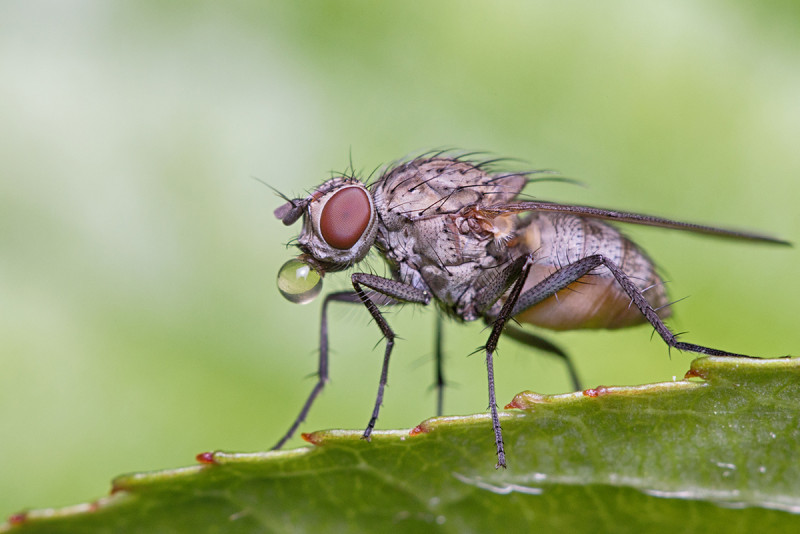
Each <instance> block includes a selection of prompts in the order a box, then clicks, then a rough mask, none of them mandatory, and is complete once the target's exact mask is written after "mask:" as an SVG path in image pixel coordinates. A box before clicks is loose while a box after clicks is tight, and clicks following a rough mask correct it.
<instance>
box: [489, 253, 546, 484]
mask: <svg viewBox="0 0 800 534" xmlns="http://www.w3.org/2000/svg"><path fill="white" fill-rule="evenodd" d="M532 265H533V255H532V254H530V255H527V256H522V257H520V258H517V259H516V260H514V262H512V263H511V265H510V266H509V267H508V268H507V269H506V270H505V271H504V272H503V275H502V276H501V277H499V278H498V279H497V280H495V282H494V283H492V284H489V285H487V286H486V287H485V288H484V290H483V291H481V292H479V294H478V295H477V296H476V298H477V301H478V303H479V308H488V307H489V306H491V304H493V303H494V302H495V301H497V299H499V298H500V296H502V294H503V293H505V291H506V290H507V288H508V286H509V285H511V284H513V286H512V287H511V292H510V293H509V294H508V297H507V298H506V301H505V303H504V304H503V307H502V308H501V309H500V313H499V314H497V317H496V318H494V322H493V324H492V332H491V333H490V334H489V339H488V340H487V341H486V346H485V347H484V349H485V350H486V374H487V376H488V381H489V410H490V411H491V413H492V429H493V430H494V442H495V445H496V447H497V464H496V465H495V469H498V468H500V467H502V468H504V469H505V467H506V453H505V448H504V444H503V429H502V428H501V427H500V417H499V415H498V414H497V398H496V395H495V387H494V353H495V351H496V350H497V342H498V340H499V339H500V334H502V333H503V328H504V327H505V325H506V322H507V321H508V320H509V319H510V318H512V317H513V316H514V314H513V313H512V312H513V310H514V308H515V306H516V304H517V300H518V299H519V297H520V294H521V293H522V287H523V286H524V285H525V279H526V278H528V273H529V272H530V270H531V266H532Z"/></svg>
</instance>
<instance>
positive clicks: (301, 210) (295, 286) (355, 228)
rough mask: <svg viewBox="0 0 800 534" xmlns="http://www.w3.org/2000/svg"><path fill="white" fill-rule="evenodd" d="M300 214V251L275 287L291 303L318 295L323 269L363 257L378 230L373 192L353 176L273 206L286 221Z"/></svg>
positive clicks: (338, 267)
mask: <svg viewBox="0 0 800 534" xmlns="http://www.w3.org/2000/svg"><path fill="white" fill-rule="evenodd" d="M301 216H302V218H303V228H302V230H301V231H300V235H299V236H298V238H297V247H298V248H299V249H300V250H301V252H302V254H301V255H300V256H299V257H298V258H296V259H294V260H290V261H289V262H287V263H286V264H284V266H283V267H281V270H280V272H279V274H278V287H279V289H280V291H281V293H282V294H283V295H284V296H285V297H286V298H287V299H289V300H291V301H292V302H310V301H311V300H312V299H313V298H314V297H315V296H316V295H317V294H319V292H320V290H321V288H322V280H321V277H322V276H324V274H325V273H326V272H335V271H341V270H344V269H347V268H348V267H350V266H352V265H354V264H356V263H358V262H359V261H361V260H363V259H364V257H365V256H366V255H367V253H368V252H369V249H370V247H372V245H373V243H374V242H375V235H376V234H377V232H378V225H377V224H376V222H377V214H376V211H375V203H374V201H373V199H372V195H371V194H370V192H369V190H368V189H367V188H366V186H365V185H364V184H363V183H361V182H360V181H358V180H356V179H354V178H343V177H338V178H333V179H331V180H328V181H327V182H325V183H323V184H322V185H320V186H319V187H318V188H317V189H316V190H314V192H313V193H311V194H310V195H309V196H308V197H306V198H304V199H293V200H289V201H288V202H287V203H286V204H284V205H282V206H280V207H279V208H278V209H276V210H275V217H277V218H278V219H281V220H282V221H283V223H284V224H285V225H291V224H293V223H294V222H296V221H297V220H298V219H299V218H300V217H301ZM309 277H310V278H309Z"/></svg>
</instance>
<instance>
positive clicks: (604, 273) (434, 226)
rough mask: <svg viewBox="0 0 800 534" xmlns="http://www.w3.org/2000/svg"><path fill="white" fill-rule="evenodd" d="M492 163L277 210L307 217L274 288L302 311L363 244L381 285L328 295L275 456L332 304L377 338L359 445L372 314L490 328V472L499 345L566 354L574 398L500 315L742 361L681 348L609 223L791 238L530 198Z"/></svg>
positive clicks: (326, 186) (498, 431) (386, 332)
mask: <svg viewBox="0 0 800 534" xmlns="http://www.w3.org/2000/svg"><path fill="white" fill-rule="evenodd" d="M492 163H493V162H491V161H490V162H477V161H472V160H470V159H468V157H467V156H453V155H450V154H446V153H443V152H439V153H433V154H425V155H423V156H419V157H417V158H414V159H411V160H409V161H405V162H401V163H397V164H394V165H391V166H389V167H388V168H387V169H386V170H384V171H383V172H382V173H381V174H380V177H379V178H378V179H377V180H375V181H374V182H373V183H372V184H369V185H368V184H365V183H364V182H362V181H360V180H358V179H357V178H356V177H355V176H352V175H341V176H337V177H334V178H332V179H330V180H328V181H326V182H325V183H323V184H322V185H320V186H319V187H317V188H316V189H315V190H314V191H313V192H312V193H311V194H310V195H308V196H307V197H305V198H296V199H288V198H286V200H287V202H286V203H285V204H283V205H282V206H280V207H279V208H278V209H277V210H275V216H276V217H277V218H278V219H281V220H282V221H283V223H284V224H285V225H291V224H294V223H295V222H296V221H298V220H299V219H301V218H302V220H303V221H302V230H301V232H300V235H299V237H298V238H297V242H296V245H297V247H298V248H299V249H300V251H301V254H300V256H298V258H296V259H293V260H290V261H289V262H287V263H286V264H284V266H283V267H282V268H281V270H280V272H279V275H278V286H279V289H280V291H281V293H282V294H283V295H284V296H285V297H287V298H288V299H289V300H291V301H293V302H307V301H310V300H311V299H313V298H314V297H316V296H317V295H318V294H319V293H320V291H321V289H322V276H324V275H325V274H326V273H330V272H337V271H343V270H345V269H349V268H351V267H354V266H356V265H357V264H358V263H359V262H360V261H361V260H363V259H364V258H365V256H366V255H367V253H368V252H369V251H370V250H371V249H372V248H373V247H374V248H375V249H376V250H377V252H378V253H379V254H380V255H381V256H382V257H383V258H384V260H385V261H386V263H387V264H388V267H389V271H390V273H391V278H384V277H381V276H377V275H374V274H369V273H363V272H355V273H353V274H351V275H350V279H351V282H352V284H353V291H342V292H336V293H331V294H328V295H327V296H326V297H325V299H324V301H323V304H322V318H321V324H320V350H319V369H318V381H317V383H316V385H315V386H314V388H313V390H312V391H311V393H310V394H309V396H308V399H307V400H306V402H305V404H304V405H303V407H302V409H301V410H300V414H299V415H298V416H297V418H296V419H295V421H294V423H293V424H292V425H291V427H290V428H289V430H288V431H287V432H286V434H285V435H284V436H283V438H281V439H280V441H279V442H278V443H277V444H276V445H275V447H274V448H276V449H277V448H280V447H281V446H282V445H283V444H284V443H285V442H286V441H287V440H288V439H289V438H290V437H291V436H292V435H293V434H294V433H295V431H296V430H297V428H298V426H299V425H300V423H302V422H303V421H304V420H305V417H306V415H307V414H308V412H309V410H310V408H311V405H312V404H313V403H314V400H315V399H316V398H317V396H318V395H319V393H320V392H321V391H322V389H323V387H324V386H325V384H326V383H327V381H328V323H327V316H328V306H329V305H330V303H332V302H349V303H361V304H362V305H363V306H364V307H366V309H367V311H368V312H369V313H370V315H371V316H372V318H373V319H374V321H375V323H376V324H377V326H378V328H379V329H380V331H381V333H382V335H383V337H384V339H385V341H386V344H385V351H384V356H383V366H382V369H381V376H380V381H379V385H378V394H377V397H376V399H375V406H374V408H373V410H372V415H371V417H370V419H369V423H368V424H367V427H366V429H365V430H364V434H363V438H364V439H365V440H369V439H370V434H371V433H372V431H373V429H374V427H375V423H376V421H377V419H378V413H379V411H380V407H381V403H382V401H383V394H384V388H385V386H386V380H387V373H388V369H389V358H390V356H391V354H392V348H393V347H394V340H395V333H394V331H393V330H392V329H391V327H390V326H389V324H388V323H387V322H386V320H385V319H384V317H383V315H382V314H381V311H380V308H381V307H383V306H391V305H395V304H399V303H412V304H421V305H428V304H430V303H432V302H434V303H436V304H437V305H438V308H439V310H440V311H441V314H440V317H441V315H442V314H444V315H447V316H449V317H452V318H455V319H457V320H459V321H474V320H477V319H483V320H484V321H486V323H487V324H488V325H490V326H491V333H490V334H489V338H488V340H487V342H486V345H485V346H484V347H483V348H482V350H484V351H485V354H486V370H487V375H488V383H489V409H490V411H491V417H492V427H493V430H494V436H495V444H496V447H497V465H496V467H498V468H499V467H506V458H505V451H504V447H503V434H502V428H501V426H500V419H499V417H498V414H497V403H496V399H495V387H494V362H493V355H494V353H495V351H496V348H497V344H498V340H499V339H500V335H501V334H506V335H508V336H510V337H512V338H514V339H516V340H517V341H520V342H522V343H525V344H527V345H530V346H533V347H536V348H538V349H541V350H544V351H546V352H550V353H551V354H554V355H556V356H558V357H560V358H562V359H563V360H564V361H565V362H566V364H567V367H568V369H569V372H570V375H571V377H572V381H573V383H575V386H576V388H578V380H577V375H576V373H575V371H574V368H573V367H572V364H571V363H570V361H569V358H568V357H567V355H566V353H564V352H563V351H562V350H561V349H559V348H558V347H557V346H555V345H553V344H552V343H550V342H549V341H547V340H545V339H543V338H541V337H539V336H537V335H535V334H533V333H531V332H529V331H526V330H522V329H521V328H519V327H517V326H515V325H513V324H509V319H514V321H515V322H518V323H530V324H533V325H535V326H539V327H544V328H549V329H552V330H573V329H581V328H608V329H615V328H623V327H626V326H633V325H637V324H642V323H650V324H651V325H652V326H653V328H654V329H655V331H656V332H657V333H658V334H659V335H660V336H661V338H662V339H663V340H664V341H665V342H666V343H667V345H668V346H669V347H672V348H675V349H677V350H682V351H690V352H696V353H700V354H708V355H716V356H743V355H740V354H736V353H732V352H727V351H723V350H718V349H713V348H710V347H705V346H702V345H695V344H692V343H686V342H683V341H678V340H677V338H676V335H675V334H673V333H672V331H670V329H669V328H668V327H667V326H666V325H665V324H664V319H665V318H667V317H669V315H670V306H669V301H668V299H667V295H666V291H665V290H664V285H663V282H662V280H661V278H660V277H659V275H658V274H657V273H656V269H655V267H654V265H653V262H652V261H651V260H650V258H649V257H648V256H647V255H646V254H645V252H644V251H643V250H641V249H640V248H639V247H638V246H637V245H636V244H635V243H633V242H632V241H630V240H629V239H627V238H626V237H625V236H623V235H622V234H621V233H620V232H619V231H618V230H617V229H616V227H614V226H612V225H610V224H608V223H607V222H606V221H615V222H624V223H633V224H640V225H648V226H660V227H664V228H672V229H677V230H686V231H691V232H697V233H702V234H709V235H713V236H718V237H727V238H734V239H742V240H749V241H756V242H767V243H773V244H781V245H788V244H789V243H788V242H786V241H783V240H780V239H776V238H774V237H770V236H767V235H761V234H756V233H751V232H743V231H737V230H726V229H722V228H715V227H711V226H704V225H698V224H691V223H684V222H678V221H673V220H670V219H663V218H660V217H653V216H650V215H640V214H636V213H628V212H621V211H616V210H608V209H601V208H593V207H587V206H575V205H569V204H559V203H554V202H544V201H535V200H527V199H525V198H524V197H523V196H522V195H521V192H522V189H523V188H524V187H525V186H526V185H527V184H528V183H529V182H532V181H535V178H531V176H532V175H533V174H535V173H532V172H507V173H503V172H496V171H493V170H492V165H491V164H492ZM439 320H440V321H441V318H440V319H439ZM437 337H439V336H438V334H437ZM440 362H441V349H440V348H439V347H438V346H437V377H438V378H437V388H438V392H439V395H438V398H439V402H438V411H439V414H440V415H441V406H442V404H441V398H442V397H441V392H442V388H443V385H444V380H443V378H442V374H441V366H440Z"/></svg>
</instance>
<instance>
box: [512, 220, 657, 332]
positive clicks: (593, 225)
mask: <svg viewBox="0 0 800 534" xmlns="http://www.w3.org/2000/svg"><path fill="white" fill-rule="evenodd" d="M519 236H520V247H521V249H520V250H519V253H520V254H521V253H523V252H533V251H535V252H536V255H535V258H536V262H535V263H534V265H533V267H532V269H531V271H530V274H529V275H528V278H527V280H526V281H525V286H524V287H523V293H524V292H525V291H526V290H528V289H530V288H532V287H534V286H535V285H536V284H537V283H539V282H541V281H542V280H544V279H545V278H547V277H548V276H550V275H551V274H553V273H554V272H555V271H557V270H558V269H560V268H562V267H565V266H567V265H569V264H571V263H574V262H575V261H577V260H580V259H582V258H585V257H587V256H591V255H596V254H599V255H602V256H605V257H606V258H608V259H610V260H611V261H612V262H614V263H615V264H616V265H618V266H620V267H621V268H622V270H624V271H625V273H626V274H628V276H629V277H630V278H631V280H632V281H633V282H634V284H635V285H636V287H637V288H639V289H640V290H641V291H643V292H644V295H645V297H646V298H647V300H648V301H649V302H650V304H651V305H652V306H653V307H654V308H656V309H658V310H659V312H658V314H659V316H660V317H662V318H665V317H667V316H669V314H670V311H669V307H668V306H666V304H667V295H666V291H665V289H664V286H663V281H662V280H661V278H660V277H659V276H658V274H656V272H655V267H654V265H653V262H652V261H651V260H650V258H648V257H647V255H645V254H644V253H643V252H642V251H641V250H640V249H639V248H638V247H637V246H636V245H634V244H633V243H632V242H631V241H630V240H628V239H627V238H626V237H625V236H623V235H622V234H621V233H620V232H619V231H618V230H617V229H616V228H614V227H612V226H610V225H608V224H606V223H603V222H602V221H599V220H596V219H588V218H583V217H576V216H574V215H563V214H550V213H539V214H536V215H534V216H533V217H531V218H530V219H528V220H527V221H526V225H525V226H524V227H522V228H520V231H519ZM516 319H517V320H518V321H521V322H527V323H531V324H534V325H536V326H541V327H544V328H550V329H552V330H573V329H578V328H611V329H613V328H623V327H626V326H632V325H636V324H640V323H644V322H646V319H645V317H644V316H643V315H642V313H641V312H640V311H639V309H638V308H637V307H636V306H631V299H630V297H629V296H628V294H627V293H626V292H625V291H624V289H623V288H622V287H621V286H620V285H619V283H618V282H617V281H616V279H615V278H614V276H613V275H612V274H611V272H610V271H609V270H608V269H607V268H605V267H602V266H601V267H598V268H597V269H595V270H594V271H593V272H591V273H590V274H588V275H585V276H583V277H581V278H580V279H578V280H577V281H576V282H573V283H572V284H570V285H569V286H567V287H566V288H564V289H562V290H561V291H559V292H558V293H556V294H555V295H553V296H552V297H550V298H548V299H546V300H545V301H543V302H541V303H540V304H537V305H535V306H533V307H531V308H529V309H527V310H524V311H523V312H521V313H520V314H518V315H517V316H516Z"/></svg>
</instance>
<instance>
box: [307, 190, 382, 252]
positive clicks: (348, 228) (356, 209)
mask: <svg viewBox="0 0 800 534" xmlns="http://www.w3.org/2000/svg"><path fill="white" fill-rule="evenodd" d="M371 216H372V205H371V203H370V201H369V197H368V196H367V192H366V191H364V190H363V189H362V188H360V187H345V188H343V189H340V190H339V191H337V192H336V193H334V194H333V196H332V197H331V198H330V200H328V202H327V203H326V204H325V207H324V208H323V210H322V214H321V215H320V218H319V230H320V233H321V234H322V238H323V239H324V240H325V242H326V243H328V244H329V245H330V246H332V247H333V248H336V249H339V250H347V249H349V248H351V247H352V246H353V245H355V244H356V242H357V241H358V240H359V239H361V236H362V235H363V234H364V231H365V230H366V229H367V225H368V224H369V220H370V217H371Z"/></svg>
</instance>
